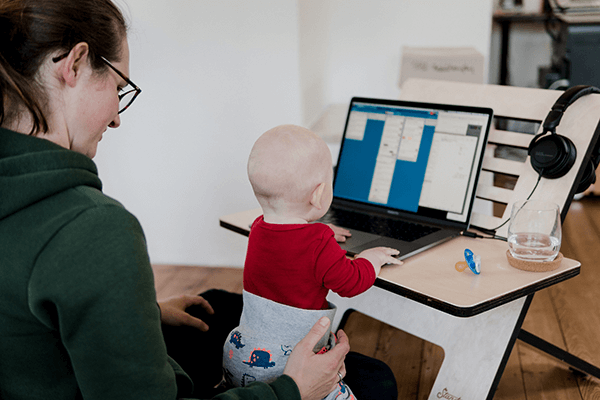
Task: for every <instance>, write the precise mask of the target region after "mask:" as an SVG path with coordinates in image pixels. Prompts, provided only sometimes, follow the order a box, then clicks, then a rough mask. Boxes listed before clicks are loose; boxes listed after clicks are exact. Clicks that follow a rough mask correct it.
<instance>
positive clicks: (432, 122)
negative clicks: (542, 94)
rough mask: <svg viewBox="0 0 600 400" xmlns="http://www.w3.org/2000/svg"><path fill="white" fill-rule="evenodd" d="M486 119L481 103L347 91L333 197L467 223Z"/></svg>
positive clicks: (488, 118) (488, 116)
mask: <svg viewBox="0 0 600 400" xmlns="http://www.w3.org/2000/svg"><path fill="white" fill-rule="evenodd" d="M491 120H492V110H491V109H488V108H478V107H463V106H452V105H439V104H427V103H415V102H404V101H394V100H380V99H367V98H354V99H352V102H351V103H350V109H349V112H348V117H347V120H346V128H345V130H344V137H343V140H342V144H341V149H340V154H339V159H338V163H337V171H336V176H335V181H334V191H333V193H334V197H335V198H336V199H345V200H349V201H351V202H357V203H362V204H367V205H371V206H374V207H375V208H379V207H380V208H382V210H384V211H385V212H387V213H388V214H395V213H394V210H395V211H398V215H402V214H416V215H421V216H425V217H432V218H433V219H441V220H448V221H456V222H462V223H468V221H469V216H470V212H471V209H472V205H473V201H474V198H475V185H476V183H477V179H478V176H479V171H480V169H481V163H482V160H483V152H484V150H485V145H486V142H487V135H488V131H489V128H490V124H491Z"/></svg>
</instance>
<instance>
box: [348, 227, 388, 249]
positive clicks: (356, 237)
mask: <svg viewBox="0 0 600 400" xmlns="http://www.w3.org/2000/svg"><path fill="white" fill-rule="evenodd" d="M349 231H350V232H351V233H352V236H350V237H349V238H346V241H345V242H344V243H340V247H341V248H342V249H344V250H346V251H348V252H350V253H352V254H356V253H357V252H356V251H355V249H356V248H360V247H363V245H365V244H366V243H369V242H372V241H373V240H376V239H379V238H381V236H379V235H374V234H372V233H367V232H362V231H357V230H354V229H349Z"/></svg>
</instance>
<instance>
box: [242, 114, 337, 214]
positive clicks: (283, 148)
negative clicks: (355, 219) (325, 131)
mask: <svg viewBox="0 0 600 400" xmlns="http://www.w3.org/2000/svg"><path fill="white" fill-rule="evenodd" d="M331 173H332V163H331V153H330V151H329V148H328V147H327V144H325V142H324V141H323V139H321V138H319V137H318V136H317V135H315V134H314V133H313V132H311V131H310V130H308V129H305V128H302V127H299V126H296V125H280V126H277V127H275V128H273V129H270V130H268V131H267V132H265V133H264V134H263V135H262V136H261V137H260V138H258V140H257V141H256V143H255V144H254V147H253V148H252V151H251V152H250V157H249V159H248V177H249V179H250V183H251V184H252V189H253V190H254V193H255V194H256V197H257V199H258V201H259V203H260V204H261V206H263V208H265V206H268V207H271V208H278V207H280V206H284V207H286V206H287V205H289V204H293V203H297V204H303V203H307V202H308V201H309V198H310V195H311V193H312V191H313V190H314V189H315V188H316V187H317V186H318V185H319V184H320V183H323V182H328V181H330V180H331Z"/></svg>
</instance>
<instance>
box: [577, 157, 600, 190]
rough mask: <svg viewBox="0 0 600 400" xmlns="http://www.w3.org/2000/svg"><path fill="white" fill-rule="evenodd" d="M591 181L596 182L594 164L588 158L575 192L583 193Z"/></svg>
mask: <svg viewBox="0 0 600 400" xmlns="http://www.w3.org/2000/svg"><path fill="white" fill-rule="evenodd" d="M592 183H596V166H595V165H594V163H593V161H592V160H589V161H588V163H587V165H586V166H585V170H584V171H583V176H582V177H581V180H580V181H579V184H578V185H577V190H576V191H575V193H576V194H577V193H583V192H585V191H586V190H587V188H589V187H590V185H591V184H592Z"/></svg>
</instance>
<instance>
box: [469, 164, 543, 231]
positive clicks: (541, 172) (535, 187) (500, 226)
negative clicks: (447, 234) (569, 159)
mask: <svg viewBox="0 0 600 400" xmlns="http://www.w3.org/2000/svg"><path fill="white" fill-rule="evenodd" d="M543 174H544V169H543V168H542V169H541V170H540V174H539V175H538V179H537V182H536V183H535V186H534V187H533V189H532V190H531V193H529V196H527V199H525V203H526V202H527V201H529V199H530V198H531V196H532V195H533V193H534V192H535V189H537V187H538V185H539V183H540V181H541V180H542V175H543ZM525 203H523V206H525ZM523 206H521V207H523ZM517 212H518V211H517ZM508 221H510V218H508V219H507V220H506V221H504V222H503V223H501V224H500V225H498V226H497V227H495V228H492V229H485V228H479V229H480V230H481V231H482V232H484V233H487V234H489V235H492V236H482V235H478V234H477V233H475V232H469V231H463V232H462V233H461V235H462V236H467V237H471V238H479V239H497V240H502V241H505V242H506V238H505V237H503V236H497V235H496V231H497V230H498V229H500V228H502V227H503V226H504V225H506V224H507V223H508Z"/></svg>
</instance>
